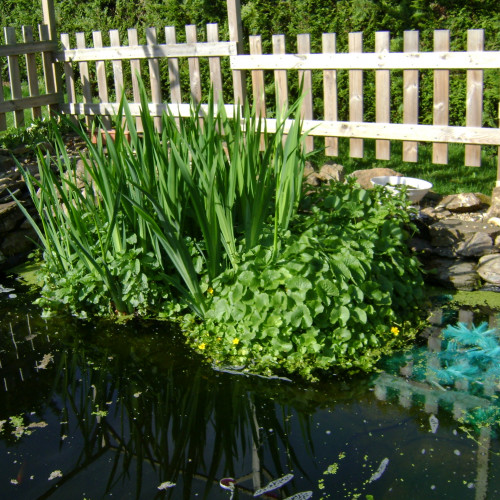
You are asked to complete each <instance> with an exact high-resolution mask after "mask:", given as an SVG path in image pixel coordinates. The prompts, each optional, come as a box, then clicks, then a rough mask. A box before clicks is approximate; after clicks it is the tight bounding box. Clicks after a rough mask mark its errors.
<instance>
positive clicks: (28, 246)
mask: <svg viewBox="0 0 500 500" xmlns="http://www.w3.org/2000/svg"><path fill="white" fill-rule="evenodd" d="M33 240H34V241H36V240H37V236H36V233H35V231H34V229H23V230H17V231H13V232H10V233H8V234H7V235H6V236H5V237H4V238H3V241H2V242H1V244H0V252H2V253H3V254H4V255H5V256H6V257H11V256H13V255H19V254H22V253H26V252H29V251H30V250H32V249H33V247H34V243H33Z"/></svg>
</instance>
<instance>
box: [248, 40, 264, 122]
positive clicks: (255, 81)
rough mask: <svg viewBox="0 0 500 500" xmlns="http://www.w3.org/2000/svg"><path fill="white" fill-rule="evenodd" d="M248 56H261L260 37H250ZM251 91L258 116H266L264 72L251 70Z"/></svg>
mask: <svg viewBox="0 0 500 500" xmlns="http://www.w3.org/2000/svg"><path fill="white" fill-rule="evenodd" d="M249 41H250V54H254V55H257V54H262V38H261V36H260V35H255V36H250V37H249ZM251 74H252V90H253V99H254V106H255V109H256V111H257V114H258V116H262V117H265V116H266V88H265V83H264V71H262V70H253V71H252V72H251Z"/></svg>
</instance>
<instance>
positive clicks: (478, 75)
mask: <svg viewBox="0 0 500 500" xmlns="http://www.w3.org/2000/svg"><path fill="white" fill-rule="evenodd" d="M482 50H484V30H468V31H467V52H476V51H482ZM482 123H483V71H482V70H480V69H475V70H469V71H467V104H466V118H465V124H466V126H467V127H480V126H481V125H482ZM465 165H466V166H469V167H479V166H480V165H481V146H470V145H468V146H465Z"/></svg>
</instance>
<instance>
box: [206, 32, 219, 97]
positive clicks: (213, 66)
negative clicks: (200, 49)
mask: <svg viewBox="0 0 500 500" xmlns="http://www.w3.org/2000/svg"><path fill="white" fill-rule="evenodd" d="M218 41H219V26H218V24H217V23H210V24H207V42H213V43H217V42H218ZM208 66H209V68H210V83H211V84H212V89H213V93H214V98H215V101H216V102H218V100H219V98H221V97H222V71H221V66H220V57H209V58H208Z"/></svg>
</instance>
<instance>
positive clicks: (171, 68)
mask: <svg viewBox="0 0 500 500" xmlns="http://www.w3.org/2000/svg"><path fill="white" fill-rule="evenodd" d="M165 40H166V42H167V43H168V44H172V45H173V44H175V43H176V41H177V38H176V34H175V27H174V26H167V27H166V28H165ZM167 62H168V81H169V84H170V100H171V101H172V104H174V103H175V104H180V103H181V102H182V94H181V80H180V73H179V59H177V58H176V57H169V58H168V61H167Z"/></svg>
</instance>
